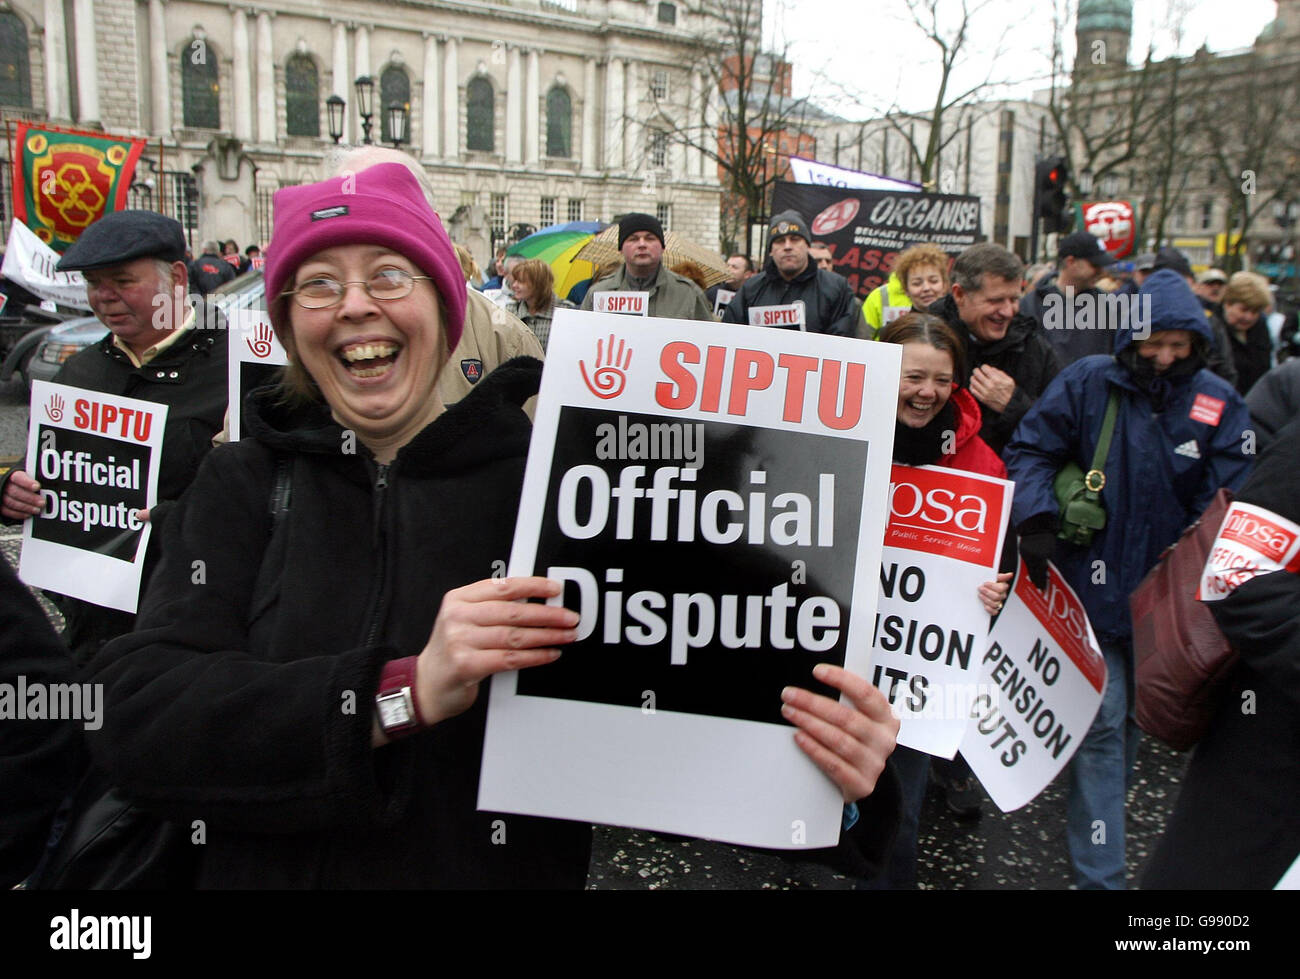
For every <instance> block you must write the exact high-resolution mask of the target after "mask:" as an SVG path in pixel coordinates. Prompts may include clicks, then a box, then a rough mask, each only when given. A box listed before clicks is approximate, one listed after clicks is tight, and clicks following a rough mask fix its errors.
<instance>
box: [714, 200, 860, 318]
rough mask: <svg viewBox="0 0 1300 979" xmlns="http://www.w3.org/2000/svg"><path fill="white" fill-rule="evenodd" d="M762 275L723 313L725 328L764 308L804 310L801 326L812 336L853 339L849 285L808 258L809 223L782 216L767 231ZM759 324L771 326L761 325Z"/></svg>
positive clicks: (795, 213)
mask: <svg viewBox="0 0 1300 979" xmlns="http://www.w3.org/2000/svg"><path fill="white" fill-rule="evenodd" d="M767 234H768V245H767V251H768V255H767V261H766V262H764V263H763V271H762V272H759V273H758V274H757V275H755V276H753V277H752V278H750V279H748V280H746V282H745V283H744V284H743V285H742V286H741V287H740V291H738V292H737V293H736V295H735V296H733V297H732V300H731V302H730V303H729V304H728V305H727V308H726V309H725V310H724V311H723V313H722V322H724V323H749V322H750V312H751V310H754V309H757V308H760V307H764V306H794V305H795V304H801V305H802V307H803V316H802V322H801V323H799V324H798V326H797V327H796V326H794V325H792V324H788V323H783V324H782V325H783V326H785V327H786V328H787V329H796V328H797V329H802V330H806V331H807V332H809V333H830V334H834V335H835V336H841V337H851V336H853V324H854V322H855V320H856V310H855V308H854V306H853V292H852V290H850V289H849V284H848V283H847V282H846V281H845V280H844V279H842V278H840V276H838V275H836V274H835V273H834V272H828V271H826V270H825V269H819V268H818V267H817V263H816V262H814V261H813V260H812V259H811V258H810V257H809V249H810V247H811V245H812V239H811V238H809V237H808V222H807V221H805V220H804V219H803V215H802V214H800V213H799V212H798V211H793V210H791V211H782V212H781V213H780V214H778V215H776V216H775V217H774V218H772V223H771V225H769V226H768V229H767ZM759 325H766V324H763V323H759Z"/></svg>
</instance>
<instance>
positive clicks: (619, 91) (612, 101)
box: [605, 58, 623, 170]
mask: <svg viewBox="0 0 1300 979" xmlns="http://www.w3.org/2000/svg"><path fill="white" fill-rule="evenodd" d="M605 169H606V170H622V169H623V59H622V58H610V59H609V64H608V65H606V66H605Z"/></svg>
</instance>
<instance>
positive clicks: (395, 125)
mask: <svg viewBox="0 0 1300 979" xmlns="http://www.w3.org/2000/svg"><path fill="white" fill-rule="evenodd" d="M384 111H385V112H386V113H387V114H388V139H389V141H390V142H391V143H392V144H393V146H394V147H400V146H401V145H402V144H403V143H405V142H408V139H407V133H406V130H407V127H408V126H409V125H410V122H411V108H410V106H408V105H404V104H403V103H401V102H389V103H388V108H387V109H385V110H384Z"/></svg>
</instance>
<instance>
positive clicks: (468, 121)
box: [465, 75, 496, 153]
mask: <svg viewBox="0 0 1300 979" xmlns="http://www.w3.org/2000/svg"><path fill="white" fill-rule="evenodd" d="M493 99H494V97H493V94H492V82H491V81H489V80H488V79H487V78H484V77H483V76H482V75H478V76H477V77H475V78H471V79H470V80H469V84H468V85H466V86H465V101H466V103H467V105H466V113H465V147H466V149H471V150H477V151H479V152H483V153H491V152H493V151H494V149H495V145H496V133H495V128H496V123H495V120H494V110H495V106H494V105H493Z"/></svg>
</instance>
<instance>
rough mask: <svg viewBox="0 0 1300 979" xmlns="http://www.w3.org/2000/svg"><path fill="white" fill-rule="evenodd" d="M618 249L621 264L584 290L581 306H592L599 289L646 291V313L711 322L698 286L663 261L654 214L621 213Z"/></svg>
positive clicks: (661, 239) (661, 236) (661, 231)
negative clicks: (620, 255)
mask: <svg viewBox="0 0 1300 979" xmlns="http://www.w3.org/2000/svg"><path fill="white" fill-rule="evenodd" d="M618 250H619V251H620V252H622V253H623V264H622V266H621V267H620V268H618V269H617V270H616V271H615V272H614V273H613V274H612V275H608V276H606V277H605V278H603V279H600V280H598V281H597V282H596V283H594V284H593V285H592V287H591V288H590V289H589V290H587V295H586V296H584V297H583V300H582V308H583V309H586V310H591V309H594V308H595V302H596V293H598V292H646V293H649V294H650V298H649V302H648V303H647V304H646V308H647V310H648V313H647V315H649V316H660V317H666V318H669V319H678V320H704V321H706V322H709V323H712V322H714V319H713V311H712V309H711V308H710V307H709V301H708V300H707V299H705V298H704V293H703V292H702V291H701V290H700V287H699V286H697V285H696V284H695V283H694V282H692V281H691V280H690V279H688V278H686V276H684V275H678V274H677V273H676V272H674V271H672V270H671V269H669V268H667V267H666V266H665V265H664V263H663V255H664V227H663V225H662V224H660V223H659V219H658V218H656V217H655V216H654V215H653V214H638V213H632V214H625V215H623V217H622V219H621V220H620V221H619V222H618Z"/></svg>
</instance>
